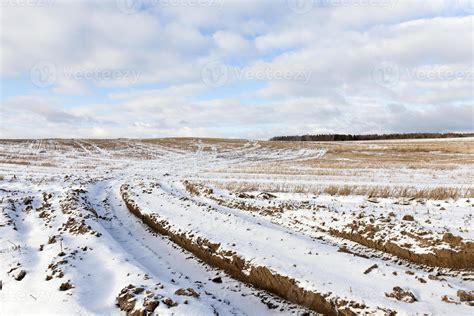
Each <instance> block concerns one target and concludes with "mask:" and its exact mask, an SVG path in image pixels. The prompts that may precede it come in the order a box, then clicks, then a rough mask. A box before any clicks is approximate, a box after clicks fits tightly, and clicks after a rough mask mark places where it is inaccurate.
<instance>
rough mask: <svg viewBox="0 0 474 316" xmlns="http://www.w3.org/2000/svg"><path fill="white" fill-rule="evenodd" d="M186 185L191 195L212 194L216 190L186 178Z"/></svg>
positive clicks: (184, 182)
mask: <svg viewBox="0 0 474 316" xmlns="http://www.w3.org/2000/svg"><path fill="white" fill-rule="evenodd" d="M183 184H184V187H185V188H186V191H188V192H189V193H190V194H191V195H197V196H199V195H203V194H212V193H214V190H212V189H211V188H208V187H206V186H204V185H202V184H198V183H192V182H191V181H188V180H184V181H183Z"/></svg>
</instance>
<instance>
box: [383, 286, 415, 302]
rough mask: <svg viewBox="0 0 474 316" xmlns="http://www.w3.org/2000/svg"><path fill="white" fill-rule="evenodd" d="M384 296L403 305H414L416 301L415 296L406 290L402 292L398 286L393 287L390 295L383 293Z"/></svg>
mask: <svg viewBox="0 0 474 316" xmlns="http://www.w3.org/2000/svg"><path fill="white" fill-rule="evenodd" d="M385 296H386V297H390V298H394V299H396V300H398V301H402V302H405V303H414V302H417V301H418V300H417V299H416V297H415V294H413V293H412V292H410V291H408V290H404V289H402V288H401V287H399V286H396V287H394V288H393V289H392V292H391V293H385Z"/></svg>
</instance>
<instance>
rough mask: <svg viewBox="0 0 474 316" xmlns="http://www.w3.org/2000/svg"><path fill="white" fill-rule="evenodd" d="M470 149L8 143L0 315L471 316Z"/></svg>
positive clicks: (1, 158)
mask: <svg viewBox="0 0 474 316" xmlns="http://www.w3.org/2000/svg"><path fill="white" fill-rule="evenodd" d="M473 183H474V139H472V138H465V139H462V138H461V139H439V140H409V141H408V140H406V141H405V140H404V141H370V142H368V141H367V142H344V143H337V142H321V143H315V142H266V141H247V140H224V139H191V138H181V139H154V140H151V139H149V140H127V139H117V140H80V139H76V140H56V139H55V140H15V141H13V140H3V141H0V202H1V203H0V204H1V213H0V238H1V239H0V261H1V270H0V282H1V283H0V314H2V313H5V314H11V313H15V312H21V311H25V312H26V311H37V312H43V313H53V312H54V313H80V314H89V313H92V314H120V313H128V314H137V315H138V314H139V313H142V314H151V313H152V312H154V313H156V314H171V313H175V314H178V315H181V314H198V315H209V314H219V315H229V314H231V315H266V314H272V315H273V314H298V315H301V314H317V313H321V314H324V315H337V314H342V315H354V314H380V315H384V314H389V315H394V314H401V315H407V314H410V315H413V314H417V313H418V314H451V315H472V313H473V312H474V218H473V214H474V212H473V211H474V186H473Z"/></svg>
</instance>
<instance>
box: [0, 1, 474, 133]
mask: <svg viewBox="0 0 474 316" xmlns="http://www.w3.org/2000/svg"><path fill="white" fill-rule="evenodd" d="M0 1H1V6H0V10H1V31H0V33H1V34H0V42H1V50H0V52H1V56H0V58H1V97H0V104H1V105H0V114H1V117H0V137H2V138H6V137H8V138H10V137H12V138H39V137H93V138H97V137H98V138H100V137H169V136H202V137H239V138H255V139H265V138H268V137H271V136H275V135H289V134H307V133H311V134H313V133H362V134H365V133H380V132H425V131H429V132H446V131H459V132H462V131H473V130H474V126H473V125H474V113H473V105H474V102H473V91H474V87H473V81H474V78H473V14H474V1H471V0H426V1H423V0H418V1H417V0H288V1H287V0H268V1H262V0H260V1H259V0H257V1H246V0H243V1H237V0H232V1H227V0H135V1H134V0H117V1H115V0H110V1H109V0H104V1H87V0H74V1H61V0H0Z"/></svg>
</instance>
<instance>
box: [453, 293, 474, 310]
mask: <svg viewBox="0 0 474 316" xmlns="http://www.w3.org/2000/svg"><path fill="white" fill-rule="evenodd" d="M456 295H457V296H458V297H459V300H460V301H461V302H465V303H466V304H468V305H469V306H474V290H472V291H469V292H467V291H463V290H459V291H457V293H456Z"/></svg>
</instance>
